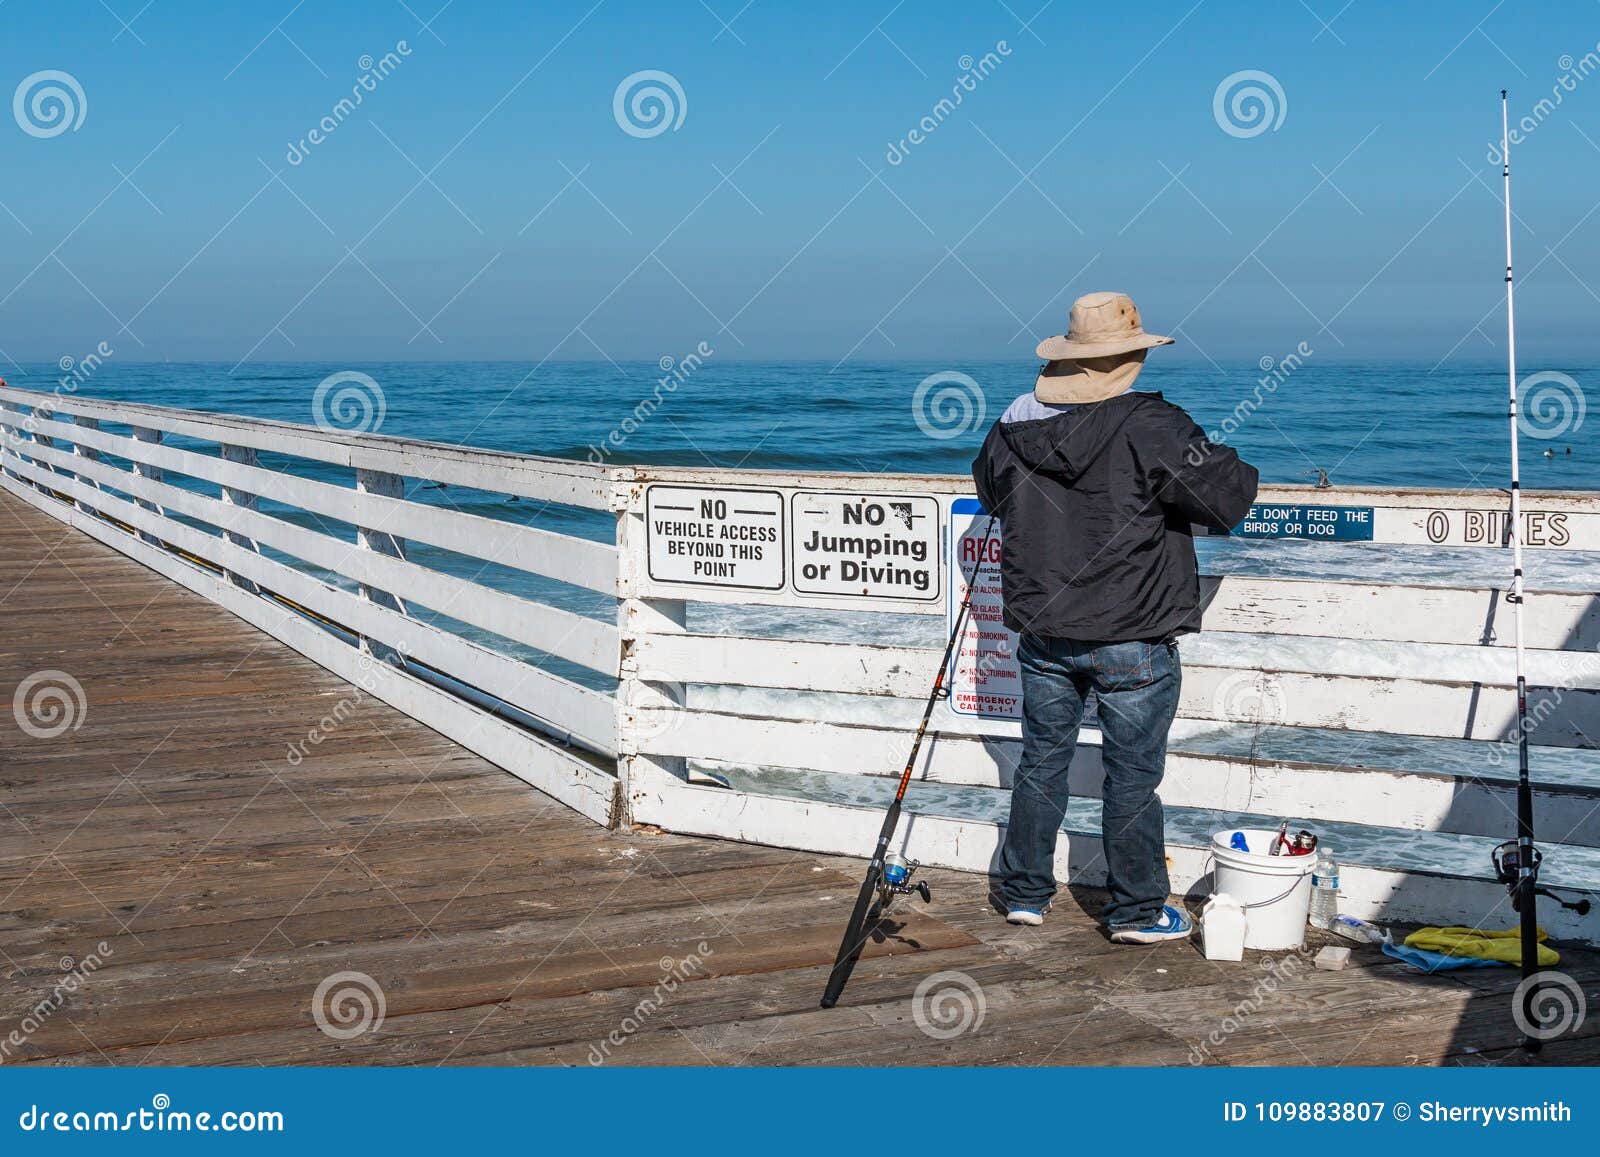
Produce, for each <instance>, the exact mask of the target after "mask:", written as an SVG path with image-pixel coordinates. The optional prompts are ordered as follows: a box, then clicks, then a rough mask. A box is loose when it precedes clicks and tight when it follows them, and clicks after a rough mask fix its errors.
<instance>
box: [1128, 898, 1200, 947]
mask: <svg viewBox="0 0 1600 1157" xmlns="http://www.w3.org/2000/svg"><path fill="white" fill-rule="evenodd" d="M1193 931H1194V924H1193V923H1191V922H1190V920H1189V917H1187V916H1185V915H1184V914H1183V913H1182V912H1180V911H1178V909H1176V908H1174V907H1173V906H1172V905H1171V904H1168V905H1166V906H1165V907H1164V908H1162V909H1161V916H1160V917H1159V918H1158V919H1157V920H1156V922H1155V923H1154V924H1151V925H1149V926H1148V927H1145V928H1115V929H1112V932H1111V939H1112V942H1113V943H1116V944H1160V943H1161V942H1162V941H1163V940H1187V939H1188V938H1189V934H1190V933H1191V932H1193Z"/></svg>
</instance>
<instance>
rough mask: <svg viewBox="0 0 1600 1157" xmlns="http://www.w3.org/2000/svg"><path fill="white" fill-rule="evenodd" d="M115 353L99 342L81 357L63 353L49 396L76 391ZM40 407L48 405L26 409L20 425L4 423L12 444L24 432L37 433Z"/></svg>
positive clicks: (20, 438)
mask: <svg viewBox="0 0 1600 1157" xmlns="http://www.w3.org/2000/svg"><path fill="white" fill-rule="evenodd" d="M115 353H116V351H115V350H113V349H112V348H111V346H110V345H109V344H108V343H106V342H101V343H100V344H99V345H97V346H95V347H94V349H92V350H90V351H89V352H88V353H86V354H84V355H83V356H82V357H76V358H75V357H73V356H72V355H71V354H63V355H62V356H61V358H60V359H59V360H58V361H57V362H56V365H57V366H58V367H59V368H60V370H61V376H60V377H59V378H57V379H56V384H55V385H54V386H52V387H51V389H50V396H51V397H52V398H59V397H61V395H63V394H75V393H77V392H78V387H79V386H81V385H83V383H84V382H87V381H88V380H89V379H90V378H92V377H94V375H95V374H96V373H97V372H98V371H99V369H100V367H101V366H103V365H105V363H106V361H107V360H109V359H110V358H111V357H112V356H113V354H115ZM41 409H43V410H47V411H48V410H49V409H50V407H49V406H32V407H30V408H29V410H28V415H27V417H25V418H23V419H22V423H21V424H20V425H16V426H13V425H11V424H9V423H6V424H5V431H6V434H7V436H8V437H9V439H10V441H11V443H12V445H20V444H21V442H22V435H23V434H24V433H26V434H28V436H29V437H32V436H34V435H35V434H37V433H38V431H39V411H40V410H41Z"/></svg>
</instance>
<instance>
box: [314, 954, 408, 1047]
mask: <svg viewBox="0 0 1600 1157" xmlns="http://www.w3.org/2000/svg"><path fill="white" fill-rule="evenodd" d="M388 1011H389V1001H388V999H387V998H386V997H385V996H384V992H383V985H381V984H379V983H378V982H377V981H376V980H374V979H373V978H372V977H370V976H368V975H367V974H366V973H365V972H353V971H347V972H335V973H333V974H332V975H331V976H325V977H323V978H322V981H321V983H319V984H318V985H317V989H316V991H315V992H313V993H312V994H311V1019H312V1020H314V1021H316V1022H317V1027H318V1028H320V1029H321V1030H322V1031H323V1032H324V1033H326V1034H327V1035H328V1036H331V1037H332V1038H333V1039H334V1040H354V1039H355V1038H356V1037H358V1036H361V1035H362V1034H364V1033H369V1032H377V1031H378V1030H379V1029H380V1028H382V1027H383V1018H384V1016H385V1015H386V1014H387V1013H388Z"/></svg>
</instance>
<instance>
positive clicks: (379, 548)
mask: <svg viewBox="0 0 1600 1157" xmlns="http://www.w3.org/2000/svg"><path fill="white" fill-rule="evenodd" d="M356 489H357V490H358V491H360V492H361V493H362V494H377V495H381V496H382V497H384V498H404V497H405V491H406V484H405V479H404V478H402V477H401V476H400V475H398V474H390V473H388V472H387V471H383V470H366V469H360V468H358V469H357V470H356ZM356 542H357V543H359V544H360V546H361V549H362V550H370V551H374V552H376V553H378V554H386V555H388V556H389V557H390V558H402V559H403V558H405V556H406V540H405V539H403V538H401V537H399V536H397V535H393V534H390V533H389V532H388V531H386V530H379V529H377V528H376V527H370V526H358V527H356ZM360 585H361V597H362V598H364V599H366V600H367V601H368V602H373V603H377V604H378V605H379V606H381V607H388V608H389V609H390V610H391V611H399V612H400V613H401V614H402V615H403V614H406V613H407V612H406V606H405V604H404V603H403V602H401V601H400V599H399V598H397V597H396V596H394V595H392V594H390V593H389V592H388V591H385V590H380V589H378V588H377V587H374V586H370V585H368V584H367V583H362V584H360ZM361 649H362V650H363V651H366V652H367V653H368V654H370V655H376V656H377V657H379V658H381V659H383V660H384V661H386V662H394V661H396V660H397V659H398V658H399V654H400V653H399V652H398V651H395V650H394V649H393V648H391V647H389V646H387V645H385V644H384V643H382V642H379V641H378V640H375V639H369V638H367V637H366V636H365V635H363V636H362V637H361Z"/></svg>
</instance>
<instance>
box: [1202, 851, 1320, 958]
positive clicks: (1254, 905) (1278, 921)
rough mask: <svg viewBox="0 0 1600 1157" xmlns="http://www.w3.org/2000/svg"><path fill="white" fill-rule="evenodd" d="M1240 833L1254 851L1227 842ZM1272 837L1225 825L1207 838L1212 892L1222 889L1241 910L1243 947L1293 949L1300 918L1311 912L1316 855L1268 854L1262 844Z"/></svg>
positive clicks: (1300, 932) (1300, 939) (1300, 935)
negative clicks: (1213, 876) (1213, 867)
mask: <svg viewBox="0 0 1600 1157" xmlns="http://www.w3.org/2000/svg"><path fill="white" fill-rule="evenodd" d="M1240 832H1242V833H1243V835H1244V838H1245V843H1246V844H1247V845H1248V846H1250V847H1251V848H1261V849H1262V851H1260V852H1254V851H1251V852H1241V851H1238V850H1237V849H1235V848H1234V847H1233V846H1232V842H1233V837H1234V835H1235V834H1237V833H1240ZM1277 836H1278V833H1277V832H1276V831H1265V830H1263V829H1260V828H1243V829H1240V828H1228V829H1227V830H1225V831H1220V832H1217V833H1216V834H1215V835H1213V836H1212V837H1211V855H1212V857H1213V858H1214V859H1215V860H1216V868H1217V870H1216V880H1215V883H1214V885H1213V887H1212V891H1213V892H1226V893H1227V894H1228V895H1230V896H1232V897H1233V898H1234V899H1235V900H1237V901H1238V902H1239V903H1240V904H1241V905H1243V906H1244V910H1245V926H1244V946H1245V947H1246V948H1258V949H1264V950H1266V951H1269V952H1273V951H1281V950H1283V949H1288V948H1299V947H1300V946H1301V945H1302V944H1304V943H1305V940H1306V917H1307V916H1308V915H1309V914H1310V912H1311V871H1312V869H1313V868H1315V867H1316V862H1317V857H1316V854H1315V853H1313V854H1311V855H1307V856H1269V855H1267V853H1266V850H1265V849H1267V848H1269V847H1271V846H1272V841H1273V840H1275V839H1276V838H1277Z"/></svg>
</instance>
